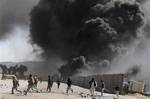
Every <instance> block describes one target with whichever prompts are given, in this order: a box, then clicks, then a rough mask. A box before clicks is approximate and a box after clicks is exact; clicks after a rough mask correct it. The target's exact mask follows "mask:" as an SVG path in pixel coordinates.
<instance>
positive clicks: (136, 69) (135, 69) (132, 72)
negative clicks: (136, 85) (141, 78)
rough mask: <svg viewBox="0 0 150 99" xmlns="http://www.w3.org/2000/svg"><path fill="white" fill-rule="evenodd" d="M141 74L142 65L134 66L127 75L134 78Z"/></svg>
mask: <svg viewBox="0 0 150 99" xmlns="http://www.w3.org/2000/svg"><path fill="white" fill-rule="evenodd" d="M140 72H141V66H140V65H134V66H132V67H131V68H129V69H128V70H127V72H126V73H127V74H128V75H129V76H130V77H134V76H137V75H138V74H139V73H140Z"/></svg>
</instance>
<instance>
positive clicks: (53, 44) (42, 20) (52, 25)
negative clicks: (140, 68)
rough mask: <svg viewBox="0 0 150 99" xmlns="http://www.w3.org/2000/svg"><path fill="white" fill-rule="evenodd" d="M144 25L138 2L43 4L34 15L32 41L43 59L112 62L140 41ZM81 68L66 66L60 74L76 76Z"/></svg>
mask: <svg viewBox="0 0 150 99" xmlns="http://www.w3.org/2000/svg"><path fill="white" fill-rule="evenodd" d="M144 24H145V16H144V12H143V11H142V8H141V5H140V3H138V2H135V1H130V0H128V1H127V0H115V1H112V0H40V2H39V4H38V5H37V6H35V7H34V8H33V10H32V12H31V24H30V26H31V38H32V41H33V43H36V44H37V45H38V46H40V47H41V48H42V49H43V50H44V53H43V55H44V56H46V57H47V58H49V57H53V56H52V55H56V56H58V57H61V58H62V59H63V60H66V61H68V63H67V64H70V63H71V62H72V59H73V58H75V57H80V56H84V57H85V58H86V60H87V61H102V60H108V61H111V60H112V59H113V58H114V56H115V55H117V54H118V52H119V51H118V50H121V47H125V46H127V45H128V44H129V43H131V42H132V41H133V40H134V39H137V38H139V34H140V33H142V32H139V30H141V28H142V27H143V25H144ZM71 64H72V63H71ZM69 66H70V67H69ZM80 68H82V66H80V65H79V66H77V65H65V66H62V68H60V70H59V71H63V72H68V71H69V70H71V71H72V72H71V73H70V74H68V75H73V74H75V73H77V72H75V71H76V70H77V69H80ZM64 70H66V71H64ZM63 72H61V73H63Z"/></svg>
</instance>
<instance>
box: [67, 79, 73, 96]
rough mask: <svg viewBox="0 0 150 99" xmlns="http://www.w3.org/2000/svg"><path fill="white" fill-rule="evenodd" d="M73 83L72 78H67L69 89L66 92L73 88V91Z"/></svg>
mask: <svg viewBox="0 0 150 99" xmlns="http://www.w3.org/2000/svg"><path fill="white" fill-rule="evenodd" d="M71 85H72V80H71V79H70V78H68V80H67V90H66V93H67V94H68V92H69V90H71V92H73V89H72V88H71Z"/></svg>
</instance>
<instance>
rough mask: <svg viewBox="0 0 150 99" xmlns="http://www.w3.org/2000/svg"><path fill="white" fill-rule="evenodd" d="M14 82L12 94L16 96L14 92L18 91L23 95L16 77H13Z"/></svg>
mask: <svg viewBox="0 0 150 99" xmlns="http://www.w3.org/2000/svg"><path fill="white" fill-rule="evenodd" d="M12 82H13V87H12V94H14V90H16V91H18V92H20V93H22V92H21V91H20V90H18V87H19V81H18V79H17V78H16V77H15V76H13V77H12Z"/></svg>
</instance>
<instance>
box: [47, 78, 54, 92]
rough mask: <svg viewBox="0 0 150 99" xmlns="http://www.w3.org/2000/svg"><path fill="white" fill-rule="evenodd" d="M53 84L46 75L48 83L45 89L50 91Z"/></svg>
mask: <svg viewBox="0 0 150 99" xmlns="http://www.w3.org/2000/svg"><path fill="white" fill-rule="evenodd" d="M52 86H53V80H52V79H51V77H50V76H48V85H47V91H49V92H51V88H52Z"/></svg>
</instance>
